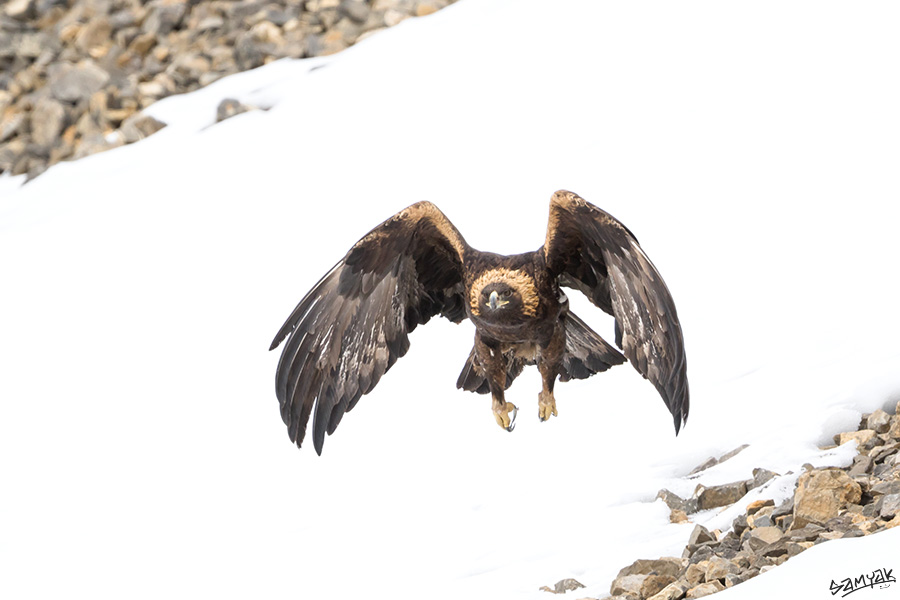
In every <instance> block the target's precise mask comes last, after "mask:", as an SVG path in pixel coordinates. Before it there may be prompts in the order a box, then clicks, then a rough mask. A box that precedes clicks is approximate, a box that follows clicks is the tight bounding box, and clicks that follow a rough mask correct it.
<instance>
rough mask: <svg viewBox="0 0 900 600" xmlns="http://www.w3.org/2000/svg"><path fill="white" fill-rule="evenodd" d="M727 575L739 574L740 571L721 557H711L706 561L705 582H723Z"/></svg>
mask: <svg viewBox="0 0 900 600" xmlns="http://www.w3.org/2000/svg"><path fill="white" fill-rule="evenodd" d="M729 573H740V569H739V568H738V567H737V565H735V564H734V563H733V562H731V561H730V560H726V559H724V558H722V557H721V556H711V557H710V558H709V561H707V565H706V573H705V575H704V577H705V580H706V581H715V580H716V579H723V580H724V579H725V576H726V575H728V574H729Z"/></svg>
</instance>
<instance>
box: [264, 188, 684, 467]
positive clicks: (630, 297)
mask: <svg viewBox="0 0 900 600" xmlns="http://www.w3.org/2000/svg"><path fill="white" fill-rule="evenodd" d="M560 286H565V287H570V288H574V289H577V290H579V291H581V292H583V293H584V294H585V295H586V296H587V297H588V298H590V300H591V302H593V303H594V304H595V305H596V306H598V307H599V308H601V309H602V310H604V311H605V312H607V313H609V314H611V315H613V316H614V317H615V325H616V327H615V334H616V340H615V341H616V345H617V346H618V347H619V348H621V349H622V350H623V352H624V356H623V355H622V354H620V353H619V352H618V351H617V350H616V349H615V348H613V347H612V346H611V345H610V344H608V343H606V342H605V341H604V340H603V339H602V338H601V337H600V336H599V335H597V334H596V333H595V332H594V331H592V330H591V329H590V328H589V327H588V326H587V325H586V324H585V323H584V322H583V321H582V320H581V319H579V318H578V317H576V316H575V315H574V314H573V313H571V312H569V310H568V299H567V298H566V296H565V294H563V293H562V291H561V289H560ZM435 315H441V316H444V317H446V318H448V319H450V320H451V321H453V322H456V323H458V322H460V321H462V320H463V319H465V318H469V319H471V320H472V322H473V323H474V324H475V344H474V347H473V349H472V351H471V352H470V353H469V357H468V359H467V360H466V362H465V365H464V366H463V370H462V373H461V374H460V376H459V380H458V381H457V384H456V385H457V387H458V388H462V389H465V390H468V391H473V392H478V393H481V394H486V393H488V392H490V393H491V396H492V407H493V412H494V417H495V418H496V420H497V422H498V424H500V425H501V426H502V427H504V428H506V429H507V430H509V431H512V429H513V427H514V425H515V415H516V407H515V406H513V405H512V403H510V402H506V400H505V398H504V391H505V390H506V389H507V388H508V387H509V386H510V385H511V384H512V381H513V380H514V379H515V378H516V376H518V374H519V373H521V372H522V369H523V368H524V367H525V366H526V365H532V364H533V365H537V367H538V369H539V371H540V373H541V379H542V382H543V386H542V390H541V392H540V393H539V395H538V414H539V416H540V418H541V420H542V421H543V420H546V419H548V418H549V417H550V416H552V415H556V414H557V409H556V400H555V399H554V397H553V386H554V383H555V381H556V379H557V377H558V378H559V380H560V381H568V380H569V379H585V378H587V377H590V376H591V375H594V374H595V373H600V372H602V371H605V370H607V369H608V368H610V367H612V366H614V365H618V364H621V363H623V362H625V359H626V357H627V359H628V360H629V361H630V362H631V364H632V365H633V366H634V368H635V369H637V371H638V372H639V373H641V375H643V376H644V377H645V378H647V379H649V380H650V382H651V383H652V384H653V385H654V386H655V387H656V389H657V391H658V392H659V394H660V396H662V399H663V401H664V402H665V404H666V407H667V408H668V409H669V411H670V412H671V413H672V416H673V418H674V422H675V432H676V433H677V432H678V431H679V430H680V428H681V426H682V425H683V424H684V423H685V422H686V421H687V416H688V409H689V393H688V382H687V368H686V363H685V355H684V340H683V337H682V333H681V325H680V324H679V322H678V316H677V314H676V311H675V304H674V302H673V301H672V297H671V295H670V294H669V290H668V288H667V287H666V284H665V283H664V282H663V280H662V277H661V276H660V274H659V272H658V271H657V270H656V267H654V266H653V263H651V262H650V259H649V258H647V256H646V254H644V252H643V250H642V249H641V247H640V246H639V245H638V242H637V239H636V238H635V237H634V235H632V233H631V232H630V231H629V230H628V229H627V228H626V227H625V226H624V225H622V224H621V223H620V222H619V221H617V220H616V219H614V218H613V217H612V216H610V215H609V214H607V213H605V212H604V211H602V210H600V209H599V208H597V207H596V206H593V205H592V204H589V203H588V202H586V201H585V200H583V199H582V198H580V197H579V196H578V195H576V194H573V193H572V192H566V191H559V192H556V193H555V194H554V195H553V198H552V199H551V201H550V219H549V224H548V227H547V237H546V240H545V242H544V245H543V246H542V247H541V248H540V249H538V250H537V251H535V252H526V253H525V254H518V255H514V256H501V255H499V254H492V253H489V252H480V251H478V250H475V249H474V248H472V247H470V246H469V245H468V244H467V243H466V241H465V240H464V239H463V237H462V235H460V233H459V231H457V229H456V227H454V226H453V224H452V223H450V221H449V220H448V219H447V217H446V216H445V215H444V214H443V213H442V212H441V211H440V210H438V208H437V207H436V206H434V205H433V204H431V203H429V202H419V203H417V204H414V205H412V206H410V207H409V208H407V209H405V210H402V211H400V212H399V213H397V214H396V215H394V216H393V217H391V218H390V219H388V220H387V221H385V222H384V223H382V224H381V225H379V226H378V227H376V228H375V229H373V230H372V231H371V232H369V234H367V235H366V236H365V237H363V238H362V239H361V240H360V241H359V242H357V243H356V244H355V245H354V246H353V248H351V249H350V251H349V252H348V253H347V255H346V256H345V257H344V258H343V259H342V260H341V261H340V262H338V263H337V264H336V265H335V266H334V268H332V269H331V271H329V272H328V273H327V274H326V275H325V276H324V277H323V278H322V279H321V280H319V282H318V283H317V284H316V285H315V286H314V287H313V289H312V290H310V292H309V293H308V294H307V295H306V296H305V297H304V298H303V300H301V301H300V303H299V304H298V305H297V307H296V308H295V309H294V311H293V312H292V313H291V316H290V317H288V320H287V321H286V322H285V324H284V325H283V326H282V328H281V330H280V331H279V332H278V334H277V335H276V336H275V339H274V341H273V342H272V346H271V347H270V350H271V349H274V348H276V347H277V346H278V345H279V344H280V343H281V342H282V341H283V340H284V339H285V338H288V340H287V344H286V345H285V348H284V351H283V353H282V355H281V360H280V361H279V363H278V370H277V373H276V385H275V389H276V394H277V396H278V401H279V402H280V404H281V416H282V418H283V419H284V422H285V424H286V425H287V427H288V434H289V435H290V438H291V441H293V442H296V444H297V446H300V445H301V443H302V442H303V439H304V437H305V434H306V426H307V423H308V422H309V418H310V416H312V417H313V444H314V446H315V449H316V452H318V453H319V454H321V452H322V445H323V443H324V440H325V434H326V433H327V434H329V435H330V434H332V433H333V432H334V430H335V429H336V428H337V426H338V423H340V421H341V418H342V417H343V416H344V413H346V412H348V411H349V410H350V409H352V408H353V407H354V406H355V405H356V402H357V401H358V400H359V399H360V397H362V396H363V395H364V394H367V393H369V392H370V391H372V389H373V388H374V387H375V385H376V384H377V383H378V381H379V380H380V379H381V376H382V375H384V374H385V373H386V372H387V371H388V369H390V368H391V366H392V365H393V364H394V362H395V361H396V360H397V359H398V358H399V357H401V356H403V355H404V354H406V351H407V350H408V349H409V337H408V334H409V333H410V332H411V331H413V330H414V329H415V328H416V326H418V325H421V324H423V323H427V322H428V320H429V319H431V317H433V316H435Z"/></svg>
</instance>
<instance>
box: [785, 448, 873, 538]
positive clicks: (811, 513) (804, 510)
mask: <svg viewBox="0 0 900 600" xmlns="http://www.w3.org/2000/svg"><path fill="white" fill-rule="evenodd" d="M869 431H871V430H869ZM873 433H874V432H873ZM861 495H862V490H861V488H860V486H859V484H858V483H856V482H855V481H853V480H852V479H851V478H850V476H849V475H847V473H846V472H844V471H842V470H841V469H834V468H830V469H821V470H813V471H807V472H806V473H804V474H803V475H801V476H800V479H799V481H798V482H797V492H796V493H795V494H794V523H793V527H795V528H796V527H803V526H804V525H806V524H807V523H819V524H822V523H824V522H825V521H827V520H828V519H831V518H833V517H836V516H837V515H838V512H839V511H840V510H841V509H842V508H845V507H846V506H847V504H849V503H855V502H858V501H859V499H860V497H861Z"/></svg>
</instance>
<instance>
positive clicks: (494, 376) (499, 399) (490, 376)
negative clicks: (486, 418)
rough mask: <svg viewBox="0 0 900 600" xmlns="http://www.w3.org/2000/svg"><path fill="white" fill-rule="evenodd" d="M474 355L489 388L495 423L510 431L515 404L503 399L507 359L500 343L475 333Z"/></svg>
mask: <svg viewBox="0 0 900 600" xmlns="http://www.w3.org/2000/svg"><path fill="white" fill-rule="evenodd" d="M475 356H476V358H477V359H478V362H479V364H480V365H481V369H482V371H483V372H484V375H485V377H486V378H487V381H488V386H489V387H490V388H491V399H492V401H491V408H492V410H493V411H494V418H495V419H497V424H498V425H500V427H502V428H504V429H505V430H507V431H512V430H513V429H514V428H515V426H516V412H517V409H516V406H515V405H514V404H513V403H512V402H507V401H506V400H505V399H504V396H503V391H504V390H505V389H506V370H507V368H508V367H509V365H508V362H509V359H508V358H507V357H506V356H504V354H503V352H502V351H501V349H500V344H499V343H497V342H493V341H485V340H483V339H482V338H481V336H480V335H478V334H477V333H476V335H475Z"/></svg>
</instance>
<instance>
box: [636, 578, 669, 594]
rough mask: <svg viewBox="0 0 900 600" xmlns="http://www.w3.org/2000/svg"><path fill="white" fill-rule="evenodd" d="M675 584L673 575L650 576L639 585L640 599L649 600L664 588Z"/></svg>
mask: <svg viewBox="0 0 900 600" xmlns="http://www.w3.org/2000/svg"><path fill="white" fill-rule="evenodd" d="M674 582H675V577H674V576H673V575H657V574H650V575H647V578H646V579H645V580H644V583H643V584H641V598H650V597H652V596H655V595H656V594H658V593H659V592H661V591H662V590H663V589H664V588H665V587H666V586H668V585H669V584H671V583H674Z"/></svg>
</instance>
